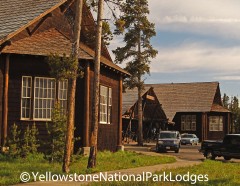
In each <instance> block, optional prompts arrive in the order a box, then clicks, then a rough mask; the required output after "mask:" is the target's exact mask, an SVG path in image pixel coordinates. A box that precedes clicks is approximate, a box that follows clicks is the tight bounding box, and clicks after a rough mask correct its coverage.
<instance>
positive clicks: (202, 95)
mask: <svg viewBox="0 0 240 186" xmlns="http://www.w3.org/2000/svg"><path fill="white" fill-rule="evenodd" d="M145 87H146V88H147V87H153V88H154V92H155V93H156V95H157V97H158V99H159V101H160V102H161V103H162V107H163V110H164V111H165V113H166V115H167V117H168V118H169V119H170V120H172V119H173V117H174V116H175V114H176V112H210V111H211V109H212V106H213V103H214V100H215V98H216V95H220V89H219V83H218V82H201V83H170V84H148V85H145ZM217 104H218V105H220V106H221V104H220V102H219V101H217ZM215 108H216V107H215Z"/></svg>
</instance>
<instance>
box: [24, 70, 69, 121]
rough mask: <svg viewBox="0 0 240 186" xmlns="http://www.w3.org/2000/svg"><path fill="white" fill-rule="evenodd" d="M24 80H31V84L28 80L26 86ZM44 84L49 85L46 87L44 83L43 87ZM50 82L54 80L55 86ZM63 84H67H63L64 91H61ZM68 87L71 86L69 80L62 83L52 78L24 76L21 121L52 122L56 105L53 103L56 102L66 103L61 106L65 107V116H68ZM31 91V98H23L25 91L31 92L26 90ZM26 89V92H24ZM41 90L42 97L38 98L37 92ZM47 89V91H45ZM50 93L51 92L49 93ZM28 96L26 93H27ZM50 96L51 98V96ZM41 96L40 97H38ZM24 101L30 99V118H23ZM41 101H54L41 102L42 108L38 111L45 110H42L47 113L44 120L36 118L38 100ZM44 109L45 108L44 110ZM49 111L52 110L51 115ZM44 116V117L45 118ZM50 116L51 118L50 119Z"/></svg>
mask: <svg viewBox="0 0 240 186" xmlns="http://www.w3.org/2000/svg"><path fill="white" fill-rule="evenodd" d="M24 78H29V79H30V84H29V83H28V81H29V80H27V85H24ZM37 79H40V80H37ZM41 79H42V81H43V82H44V80H46V82H47V84H46V85H44V83H43V84H42V85H40V81H41ZM49 80H50V81H51V80H54V85H53V86H52V85H50V84H49V83H51V82H49ZM37 81H39V85H38V86H39V87H36V86H37ZM61 82H66V83H63V84H64V85H63V87H62V88H63V89H60V84H61ZM25 84H26V83H25ZM68 86H69V82H68V80H67V79H64V80H62V81H57V80H56V79H55V78H52V77H41V76H25V75H24V76H22V84H21V103H20V104H21V105H20V120H22V121H51V120H52V119H51V117H52V116H51V115H52V113H51V111H52V109H53V108H54V104H53V103H52V101H53V102H55V100H58V101H59V102H65V103H63V104H61V106H64V107H63V114H66V113H67V104H68ZM28 88H29V89H30V97H23V95H24V91H25V92H26V91H29V90H26V89H28ZM24 89H25V90H24ZM37 89H38V90H40V91H41V95H40V97H38V98H37V97H36V93H37V92H36V91H37ZM44 89H46V90H44ZM49 91H50V92H49ZM62 91H65V92H62ZM61 93H63V94H62V97H61ZM25 94H26V93H25ZM27 94H29V92H27ZM49 95H50V96H49ZM38 96H39V95H38ZM41 96H42V97H41ZM23 99H29V100H30V101H29V102H30V106H29V107H30V108H29V111H28V112H29V113H28V115H29V117H23V109H24V107H23V106H24V105H23V102H24V100H23ZM37 99H39V100H52V101H49V102H48V101H43V102H41V103H42V107H41V108H40V107H39V108H38V109H43V110H42V113H43V112H45V116H44V114H42V118H39V117H36V115H35V112H36V109H37V108H36V105H35V104H36V102H35V101H36V100H37ZM43 107H44V108H43ZM47 109H49V110H50V113H49V111H48V110H47ZM25 115H26V114H25ZM43 116H44V117H43ZM48 116H49V118H48Z"/></svg>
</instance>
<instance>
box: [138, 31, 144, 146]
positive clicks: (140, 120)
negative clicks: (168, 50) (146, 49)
mask: <svg viewBox="0 0 240 186" xmlns="http://www.w3.org/2000/svg"><path fill="white" fill-rule="evenodd" d="M138 36H139V37H138V61H139V64H141V63H142V61H141V31H140V30H139V33H138ZM139 70H140V69H139ZM138 73H139V75H138V87H137V88H138V146H143V132H142V128H143V116H142V115H143V113H142V112H143V111H142V110H143V109H142V82H141V75H140V72H138Z"/></svg>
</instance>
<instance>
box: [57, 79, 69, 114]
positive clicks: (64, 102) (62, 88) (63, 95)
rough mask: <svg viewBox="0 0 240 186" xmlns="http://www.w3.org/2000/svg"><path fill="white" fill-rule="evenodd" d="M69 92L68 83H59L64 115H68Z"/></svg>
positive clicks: (59, 97)
mask: <svg viewBox="0 0 240 186" xmlns="http://www.w3.org/2000/svg"><path fill="white" fill-rule="evenodd" d="M67 90H68V81H67V80H63V81H59V83H58V100H59V103H60V107H61V109H62V112H63V113H66V108H67Z"/></svg>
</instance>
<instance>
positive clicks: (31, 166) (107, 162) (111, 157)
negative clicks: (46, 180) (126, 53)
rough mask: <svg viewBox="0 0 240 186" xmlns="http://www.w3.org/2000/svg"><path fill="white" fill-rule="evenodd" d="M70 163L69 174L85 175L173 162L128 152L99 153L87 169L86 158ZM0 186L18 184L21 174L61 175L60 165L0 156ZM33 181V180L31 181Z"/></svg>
mask: <svg viewBox="0 0 240 186" xmlns="http://www.w3.org/2000/svg"><path fill="white" fill-rule="evenodd" d="M73 159H74V160H73V162H72V163H71V166H70V169H71V172H70V173H77V174H87V173H96V172H100V171H101V172H104V171H111V170H119V169H127V168H133V167H140V166H148V165H156V164H163V163H172V162H175V161H176V160H175V158H173V157H155V156H146V155H142V154H137V153H134V152H128V151H123V152H122V151H119V152H116V153H111V152H109V151H105V152H99V153H98V156H97V167H96V168H94V169H87V168H86V167H87V161H88V157H82V156H74V158H73ZM0 167H1V168H0V185H12V184H16V183H19V182H20V178H19V176H20V174H21V173H22V172H28V173H31V172H34V173H36V172H39V174H44V173H46V172H51V173H53V174H62V172H61V164H60V163H54V164H49V163H48V161H46V160H45V159H43V155H41V154H38V155H31V156H29V157H27V158H25V159H9V158H8V157H6V156H4V155H1V154H0ZM32 181H33V179H32Z"/></svg>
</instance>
